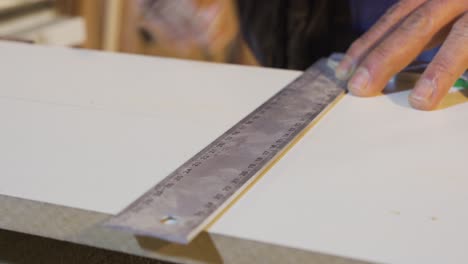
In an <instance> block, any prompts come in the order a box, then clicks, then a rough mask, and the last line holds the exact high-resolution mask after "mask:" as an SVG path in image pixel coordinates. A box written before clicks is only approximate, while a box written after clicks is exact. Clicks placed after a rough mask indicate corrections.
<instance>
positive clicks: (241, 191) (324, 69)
mask: <svg viewBox="0 0 468 264" xmlns="http://www.w3.org/2000/svg"><path fill="white" fill-rule="evenodd" d="M330 60H331V59H328V58H321V59H319V60H317V61H316V62H315V63H314V64H312V65H311V66H310V67H309V68H307V69H306V70H305V71H304V72H302V73H301V74H300V75H299V76H298V77H296V78H295V79H294V80H292V81H290V82H289V83H287V84H286V85H285V86H283V87H282V88H281V89H279V90H278V91H277V92H275V93H274V94H273V95H272V96H270V97H269V98H268V99H266V100H265V101H264V102H263V103H262V104H260V105H259V106H258V107H256V108H255V109H253V110H252V111H250V112H249V113H248V114H247V115H246V116H245V117H243V118H242V119H241V120H239V121H238V122H237V123H235V124H234V125H232V126H231V127H230V128H229V129H228V130H226V131H225V132H223V133H222V134H221V135H220V136H218V137H216V138H215V139H214V140H212V141H211V142H210V143H209V144H208V145H207V146H206V147H204V148H202V149H201V150H200V151H198V152H197V153H196V154H194V155H193V156H192V157H191V158H190V159H188V160H187V161H185V162H183V163H182V164H181V165H180V166H178V167H177V168H175V169H174V170H173V171H172V172H171V173H170V174H168V175H167V176H166V177H165V178H164V179H162V180H161V181H159V182H157V183H155V184H154V185H152V186H151V187H150V188H149V189H148V190H146V191H145V192H143V194H141V195H140V196H138V198H136V199H135V200H134V201H132V202H131V203H130V204H129V205H128V206H126V207H125V208H124V209H122V210H120V211H119V213H117V214H115V215H112V216H110V217H109V218H108V219H107V220H105V221H104V222H103V223H101V225H102V226H104V227H108V228H111V229H116V230H121V231H126V232H130V233H132V234H134V235H136V236H145V237H155V236H152V235H150V234H148V233H145V232H142V231H140V230H138V229H134V228H132V227H129V226H126V225H119V224H113V223H112V220H113V219H115V218H118V217H119V216H120V215H121V214H123V213H125V212H126V211H128V210H129V209H131V208H132V207H133V206H134V205H136V204H138V203H139V202H140V200H142V199H143V198H144V197H146V195H147V194H148V193H149V192H151V191H152V190H154V189H155V187H156V186H158V185H163V184H164V183H165V182H167V181H168V180H170V179H171V178H172V177H174V175H176V172H177V171H178V170H179V168H180V167H182V166H184V165H185V164H188V163H191V162H193V161H194V160H196V159H197V158H198V156H199V155H200V154H202V153H204V152H205V151H206V150H209V149H210V148H211V147H212V146H213V145H214V144H215V142H217V141H218V140H220V139H222V138H223V137H224V136H225V135H227V134H229V133H231V132H232V131H234V130H235V129H236V126H237V125H238V124H241V123H244V122H245V121H247V120H248V119H249V118H250V117H252V116H254V115H255V113H256V112H257V111H258V110H259V109H261V108H262V107H264V106H266V105H267V104H268V103H269V102H270V101H271V100H272V99H274V98H275V97H277V96H278V95H279V94H281V92H283V91H284V90H285V89H286V88H287V87H289V86H290V85H291V84H293V83H295V82H296V81H298V80H300V79H301V78H302V76H303V75H304V74H305V73H306V72H307V71H309V70H310V69H314V68H317V69H316V70H317V71H319V74H318V75H320V73H326V74H327V75H326V78H327V79H329V80H330V81H332V82H334V83H335V84H336V85H337V86H339V87H341V88H342V92H341V93H339V94H338V95H337V96H336V97H335V99H333V100H332V101H331V102H330V103H329V104H328V105H327V106H326V107H325V108H323V109H322V110H321V111H320V113H319V114H318V115H317V116H315V118H314V119H312V120H311V121H310V123H309V124H308V125H307V126H305V127H304V128H303V129H302V130H301V132H299V133H298V134H296V135H295V136H294V138H293V139H292V140H291V141H290V142H289V143H288V144H286V145H285V146H284V147H283V148H282V149H281V150H280V151H278V152H277V153H276V154H275V155H274V156H273V157H272V158H271V159H270V160H269V161H268V162H267V163H265V164H264V165H263V167H262V168H261V169H260V170H258V171H257V172H256V173H255V174H254V175H252V177H250V178H249V179H248V180H247V181H246V182H245V183H244V184H242V186H240V187H239V188H238V189H237V190H236V191H235V192H233V193H232V194H231V195H230V197H229V198H228V199H226V200H225V201H224V202H223V203H222V204H221V205H220V206H219V207H218V208H217V209H216V210H214V211H213V212H212V213H210V215H209V216H208V217H206V218H205V219H204V220H203V221H202V222H201V223H200V224H198V226H197V227H196V228H194V229H192V230H191V231H190V232H189V233H186V236H183V237H181V236H164V237H155V238H156V239H160V240H163V241H169V242H173V243H177V244H181V245H187V244H189V243H190V242H191V241H192V240H193V239H194V238H195V237H196V236H197V235H199V234H200V233H202V232H203V230H205V229H207V228H209V227H210V226H212V225H213V224H214V223H215V222H216V221H217V220H218V219H219V218H221V217H222V215H224V214H225V213H226V212H227V210H228V209H229V208H231V207H232V206H233V205H234V204H235V202H236V201H238V200H239V199H240V198H242V196H244V195H245V194H246V193H247V192H248V191H249V190H250V189H251V188H252V187H253V186H254V185H255V183H257V182H258V181H259V180H260V179H261V178H262V177H263V176H264V175H265V174H266V173H267V172H268V171H269V170H270V169H271V168H272V167H273V166H274V165H275V164H276V163H277V162H279V161H280V160H281V159H282V158H283V157H284V156H285V155H286V154H287V153H288V152H289V150H291V149H292V148H293V147H294V146H295V145H296V144H297V143H298V142H299V141H300V140H301V139H302V138H303V137H304V136H305V135H306V134H307V133H308V131H310V129H312V127H314V126H315V125H316V124H317V123H318V121H320V120H321V119H322V118H323V116H325V115H326V114H327V113H328V112H329V111H330V110H331V109H332V108H333V107H334V106H335V105H336V104H337V103H338V102H339V101H340V100H341V98H343V96H344V95H345V94H346V91H347V90H346V86H345V83H344V82H343V81H341V80H339V79H337V78H336V77H335V75H334V71H333V69H331V67H330V64H329V63H330ZM322 65H323V66H322ZM318 75H317V76H318ZM330 75H331V76H330Z"/></svg>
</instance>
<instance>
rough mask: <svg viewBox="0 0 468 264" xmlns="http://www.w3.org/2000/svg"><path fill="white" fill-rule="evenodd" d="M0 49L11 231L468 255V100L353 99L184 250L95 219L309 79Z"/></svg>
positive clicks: (189, 252)
mask: <svg viewBox="0 0 468 264" xmlns="http://www.w3.org/2000/svg"><path fill="white" fill-rule="evenodd" d="M0 47H1V48H0V55H1V57H2V58H4V60H2V61H5V62H8V63H1V62H0V71H1V72H3V73H6V74H4V77H3V80H2V81H3V82H4V83H5V84H7V85H2V86H1V88H0V95H1V96H0V100H1V102H2V103H1V104H0V108H1V109H0V120H1V124H2V130H1V133H2V134H1V135H2V137H0V145H1V146H2V151H1V152H0V179H1V182H2V185H0V194H3V196H1V197H0V210H1V211H2V212H6V213H3V214H2V216H1V217H0V227H1V228H4V229H9V230H16V231H21V232H26V233H32V234H36V235H41V236H46V237H52V238H55V239H61V240H66V241H72V242H76V243H82V244H87V245H93V246H96V247H102V248H107V249H112V250H117V251H122V252H127V253H132V254H137V255H145V256H152V257H155V258H162V259H166V260H172V261H181V262H184V263H200V262H214V263H218V262H223V261H225V262H227V263H249V262H252V261H254V260H258V259H260V261H264V262H265V263H271V262H273V261H277V262H281V261H283V262H285V261H287V260H288V259H295V258H297V259H298V260H300V261H298V262H307V260H311V261H317V262H319V261H321V260H323V261H324V260H327V261H335V262H337V263H346V262H353V260H351V259H361V260H364V261H374V262H390V263H415V262H416V263H440V262H466V260H468V253H467V252H466V251H465V245H466V244H467V242H468V241H467V238H468V236H467V235H468V229H467V228H465V225H464V223H465V222H466V221H467V220H468V219H467V218H468V214H467V213H466V212H467V210H466V209H467V208H466V200H467V198H468V197H467V195H468V192H467V188H468V187H466V186H468V176H467V174H466V173H465V169H464V167H465V166H464V164H466V163H465V162H464V155H463V150H464V149H467V147H468V143H467V142H466V141H464V140H463V139H464V136H465V135H466V134H467V133H468V124H467V123H466V122H465V120H466V119H467V118H468V116H467V115H468V104H458V105H456V106H452V107H447V108H445V109H443V110H440V111H437V112H421V111H415V110H413V109H411V108H409V106H408V104H407V102H406V96H407V92H401V93H394V94H390V95H388V96H382V97H377V98H372V99H361V98H356V97H352V96H346V97H345V98H344V99H343V100H342V101H341V102H340V103H339V104H338V105H337V106H336V107H335V108H334V109H332V111H331V112H330V113H329V114H328V115H327V116H326V117H325V118H323V119H322V121H321V122H319V123H318V125H317V126H316V127H315V128H313V129H312V130H311V131H310V132H309V133H308V134H307V136H306V137H305V138H303V139H302V141H301V142H299V144H298V145H296V147H294V148H293V149H292V151H291V152H289V153H288V154H287V155H286V156H285V157H284V158H283V159H282V160H280V161H279V162H278V163H277V164H276V166H274V167H273V169H272V170H270V171H269V172H268V173H266V174H265V175H264V176H263V179H261V180H260V181H259V182H258V183H257V185H255V186H254V188H253V189H252V190H250V191H249V192H247V194H246V196H245V197H243V198H242V199H240V200H239V201H238V202H237V203H236V204H235V205H234V206H233V207H232V208H231V209H230V210H229V211H227V213H226V214H225V215H223V216H222V217H221V218H220V219H218V221H217V222H216V223H214V225H212V226H211V227H210V228H209V230H208V235H207V237H206V236H205V237H203V236H202V237H200V238H199V239H200V240H198V241H197V242H195V244H192V245H191V246H189V247H180V246H177V245H172V244H167V243H162V242H161V241H157V240H153V239H148V238H143V239H142V238H134V237H132V236H131V235H130V234H128V233H121V232H117V231H113V230H109V229H102V228H101V227H99V226H98V223H100V222H101V221H102V220H104V219H105V218H106V217H108V216H109V214H114V213H116V212H117V211H119V210H120V209H122V208H123V207H124V206H125V205H127V204H128V203H130V202H131V201H132V200H133V199H134V198H136V197H137V196H138V195H140V194H141V193H143V192H144V191H145V190H146V189H148V188H149V187H150V186H151V185H153V184H154V183H155V182H157V181H158V180H160V179H162V178H163V177H164V176H165V175H167V174H168V173H169V172H171V171H172V170H173V169H175V168H176V167H177V166H178V165H179V164H180V163H181V162H183V161H185V160H186V159H187V158H189V157H190V156H192V155H193V154H194V153H196V152H197V151H198V150H200V149H201V148H202V147H204V146H205V145H206V144H208V143H209V142H211V141H212V139H214V138H215V137H216V136H217V135H219V134H221V133H222V132H224V131H225V130H226V129H227V128H229V127H230V126H231V125H232V124H234V123H235V122H236V121H238V120H239V119H240V118H241V117H243V116H245V115H246V114H248V113H249V112H250V111H251V110H253V109H254V108H255V107H256V106H258V105H259V104H260V103H261V102H263V101H264V100H265V99H267V98H268V97H269V96H270V95H272V94H273V93H274V92H276V91H278V90H279V89H281V88H282V87H283V86H284V85H285V84H287V83H288V82H290V81H291V80H292V79H294V78H295V77H296V76H298V75H299V74H300V72H297V71H285V70H274V69H260V68H255V67H241V66H233V65H219V64H207V63H196V62H189V61H180V60H173V59H161V58H145V57H139V56H129V55H111V54H103V53H96V52H89V51H81V50H71V49H52V48H45V47H37V46H28V45H21V44H8V43H0ZM63 65H67V67H66V68H64V67H63ZM109 69H111V70H109ZM76 72H79V73H80V75H79V76H77V75H76V74H75V73H76ZM25 75H27V78H24V76H25ZM37 84H44V85H39V86H38V85H37ZM171 139H172V140H171ZM25 183H28V184H25ZM5 195H8V196H16V197H20V198H21V199H15V198H10V197H8V196H5ZM27 199H30V200H34V201H27ZM52 204H57V205H52ZM64 206H65V207H64ZM70 207H73V208H81V210H80V209H71V208H70ZM93 212H94V213H93ZM96 212H98V213H96ZM54 219H55V220H54ZM80 219H81V220H80ZM252 241H256V242H252ZM128 243H130V244H128ZM272 245H275V246H272ZM207 247H208V248H207ZM209 249H211V250H209ZM194 252H211V253H212V254H207V255H200V254H198V255H197V254H195V253H194ZM194 254H195V255H194ZM234 256H242V257H243V258H241V261H237V262H236V260H237V259H236V258H235V257H234ZM206 258H208V259H206Z"/></svg>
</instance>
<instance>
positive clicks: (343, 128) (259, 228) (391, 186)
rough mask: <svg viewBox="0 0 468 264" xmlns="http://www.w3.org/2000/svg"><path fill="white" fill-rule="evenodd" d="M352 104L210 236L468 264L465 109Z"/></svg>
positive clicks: (389, 99) (376, 101) (389, 101)
mask: <svg viewBox="0 0 468 264" xmlns="http://www.w3.org/2000/svg"><path fill="white" fill-rule="evenodd" d="M407 95H408V94H407V92H403V93H398V94H393V95H391V96H382V97H378V98H371V99H369V98H357V97H353V96H346V97H345V98H344V99H343V100H342V101H341V102H340V103H339V104H338V105H337V106H336V107H335V108H333V109H332V111H331V112H330V113H329V114H327V115H326V116H325V117H324V118H323V120H322V121H320V122H319V123H318V125H317V126H316V127H314V128H313V129H312V130H311V131H310V132H309V133H308V134H307V135H306V136H305V138H303V139H302V141H300V142H299V144H297V145H296V146H295V147H294V148H293V149H292V150H291V151H290V152H289V153H288V154H287V155H286V156H285V157H284V158H283V159H282V160H281V161H280V162H279V163H278V164H277V165H276V166H274V167H273V168H272V169H271V170H270V171H269V172H268V173H267V174H266V175H265V176H264V177H263V178H262V179H261V180H260V181H259V182H258V183H257V184H256V185H255V186H254V187H253V188H252V189H251V190H250V191H249V192H248V193H247V194H246V195H245V196H244V197H243V198H242V199H240V201H239V202H237V203H236V204H235V205H234V206H233V207H232V208H231V209H230V210H229V211H228V212H227V213H226V214H225V215H224V216H223V217H222V218H221V219H220V220H219V221H218V222H217V223H216V224H215V225H214V226H213V227H212V228H211V230H210V231H211V232H215V233H222V234H225V235H231V236H235V237H241V238H246V239H252V240H257V241H263V242H268V243H274V244H279V245H284V246H288V247H295V248H302V249H306V250H311V251H317V252H324V253H329V254H332V255H341V256H347V257H354V258H358V259H363V260H370V261H376V262H380V263H426V264H427V263H468V250H467V249H468V248H467V245H468V170H467V164H468V163H467V158H466V154H467V151H468V141H467V140H466V138H467V135H468V122H467V120H468V104H464V105H458V106H455V107H452V108H448V109H445V110H441V111H435V112H422V111H416V110H413V109H410V108H409V106H408V104H407Z"/></svg>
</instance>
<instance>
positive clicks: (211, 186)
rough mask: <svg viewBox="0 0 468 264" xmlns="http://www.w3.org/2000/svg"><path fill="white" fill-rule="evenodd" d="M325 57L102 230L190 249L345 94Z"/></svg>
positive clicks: (114, 218)
mask: <svg viewBox="0 0 468 264" xmlns="http://www.w3.org/2000/svg"><path fill="white" fill-rule="evenodd" d="M330 62H331V61H330V60H327V59H322V60H320V61H318V62H317V63H315V64H314V65H313V66H311V67H310V68H309V69H308V70H307V71H305V72H304V73H303V74H302V75H301V76H300V77H299V78H297V79H296V80H295V81H293V82H292V83H290V84H289V85H287V86H286V87H285V88H283V89H282V90H281V91H279V92H278V93H277V94H275V95H274V96H273V97H271V98H270V99H269V100H268V101H266V102H265V103H264V104H262V105H261V106H259V107H258V108H257V109H255V110H254V111H253V112H252V113H251V114H249V115H248V116H247V117H245V118H244V119H242V120H241V121H240V122H239V123H237V124H236V125H234V126H233V127H232V128H231V129H229V130H228V131H227V132H225V133H224V134H223V135H221V136H220V137H219V138H217V139H216V140H214V141H213V142H212V143H211V144H209V145H208V146H207V147H206V148H204V149H203V150H202V151H200V152H199V153H198V154H196V155H195V156H194V157H193V158H191V159H190V160H188V161H187V162H185V163H184V164H183V165H182V166H180V167H179V168H177V169H176V170H175V171H174V172H173V173H171V174H170V175H168V176H167V177H166V178H165V179H164V180H162V181H161V182H159V183H158V184H157V185H156V186H154V187H153V188H151V189H150V190H149V191H148V192H146V193H145V194H143V196H141V197H140V198H139V199H137V200H136V201H135V202H133V203H132V204H131V205H129V206H128V207H127V208H126V209H124V210H123V211H122V212H121V213H119V214H118V215H116V216H114V217H111V218H110V219H109V220H108V221H107V222H106V223H105V224H104V225H105V226H108V227H113V228H118V229H124V230H128V231H131V232H133V233H134V234H136V235H143V236H151V237H156V238H160V239H163V240H168V241H171V242H175V243H182V244H186V243H189V242H190V241H191V240H192V239H193V238H194V237H195V236H196V235H197V234H198V233H200V232H201V231H202V230H203V229H204V228H205V227H206V226H207V225H208V224H209V223H210V222H211V221H212V220H213V219H214V218H215V217H216V216H217V215H218V214H219V213H221V212H222V210H223V209H225V208H226V207H227V206H228V205H229V204H230V202H232V201H233V199H235V198H236V197H237V196H238V195H239V194H240V193H241V192H242V191H243V190H244V189H245V188H246V187H247V186H249V184H251V183H252V182H253V181H254V180H255V179H256V178H257V177H258V176H259V175H261V174H262V172H263V171H264V170H265V169H266V168H268V165H270V164H271V163H272V162H274V161H276V160H277V159H278V158H279V156H280V155H281V154H282V153H283V152H284V151H285V150H287V149H288V148H289V147H290V146H292V144H294V142H296V141H297V139H298V138H299V137H300V136H301V135H302V134H303V133H305V131H306V130H307V128H308V127H310V126H311V124H312V123H313V122H314V120H316V119H318V118H319V117H320V115H321V114H322V113H324V112H325V111H326V109H327V108H328V107H329V106H330V105H332V104H333V103H334V102H335V100H337V99H338V98H339V97H340V96H341V95H342V94H344V92H345V83H344V82H342V81H339V80H337V79H335V77H334V71H333V70H332V68H331V66H330V65H329V64H330Z"/></svg>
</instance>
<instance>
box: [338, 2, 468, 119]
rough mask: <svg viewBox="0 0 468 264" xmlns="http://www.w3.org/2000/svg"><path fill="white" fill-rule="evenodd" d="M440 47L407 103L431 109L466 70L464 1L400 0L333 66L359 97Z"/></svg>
mask: <svg viewBox="0 0 468 264" xmlns="http://www.w3.org/2000/svg"><path fill="white" fill-rule="evenodd" d="M441 43H442V46H441V48H440V50H439V52H438V53H437V55H436V56H435V57H434V58H433V60H432V62H431V63H430V64H429V66H428V67H427V68H426V70H425V72H424V73H423V74H422V75H421V77H420V79H419V80H418V82H417V83H416V85H415V87H414V89H413V91H412V92H411V94H410V97H409V102H410V104H411V105H412V106H413V107H414V108H417V109H421V110H432V109H435V108H436V107H437V105H438V104H439V102H440V101H441V100H442V99H443V97H444V96H445V95H446V94H447V92H448V91H449V89H450V88H451V87H452V85H453V84H454V83H455V81H456V80H457V79H458V78H459V77H460V76H461V75H462V74H463V72H464V71H465V70H466V69H467V68H468V0H401V1H399V2H398V3H397V4H396V5H394V6H393V7H392V8H390V9H389V10H388V11H387V13H386V14H385V15H383V16H382V17H381V18H380V20H379V21H378V22H377V23H376V24H375V25H374V26H373V27H372V28H371V29H370V30H369V31H368V32H366V33H365V34H364V35H363V36H361V37H360V38H359V39H357V40H356V41H355V42H354V43H353V44H352V45H351V46H350V48H349V49H348V51H347V53H346V56H345V57H344V59H343V60H342V61H341V62H340V64H339V65H338V67H337V69H336V75H337V77H338V78H340V79H347V78H349V77H350V79H349V82H348V89H349V91H350V92H351V93H353V94H355V95H358V96H373V95H376V94H378V93H380V92H381V91H382V90H383V89H384V87H385V85H386V84H387V83H388V81H389V80H390V79H391V78H392V76H394V75H395V74H396V73H398V72H399V71H401V70H402V69H404V68H405V67H406V66H407V65H408V64H409V63H411V61H413V60H414V59H415V58H416V57H417V56H418V55H419V54H420V53H421V52H422V51H423V50H425V49H430V48H433V47H436V46H438V45H439V44H441ZM354 70H355V71H354Z"/></svg>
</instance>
